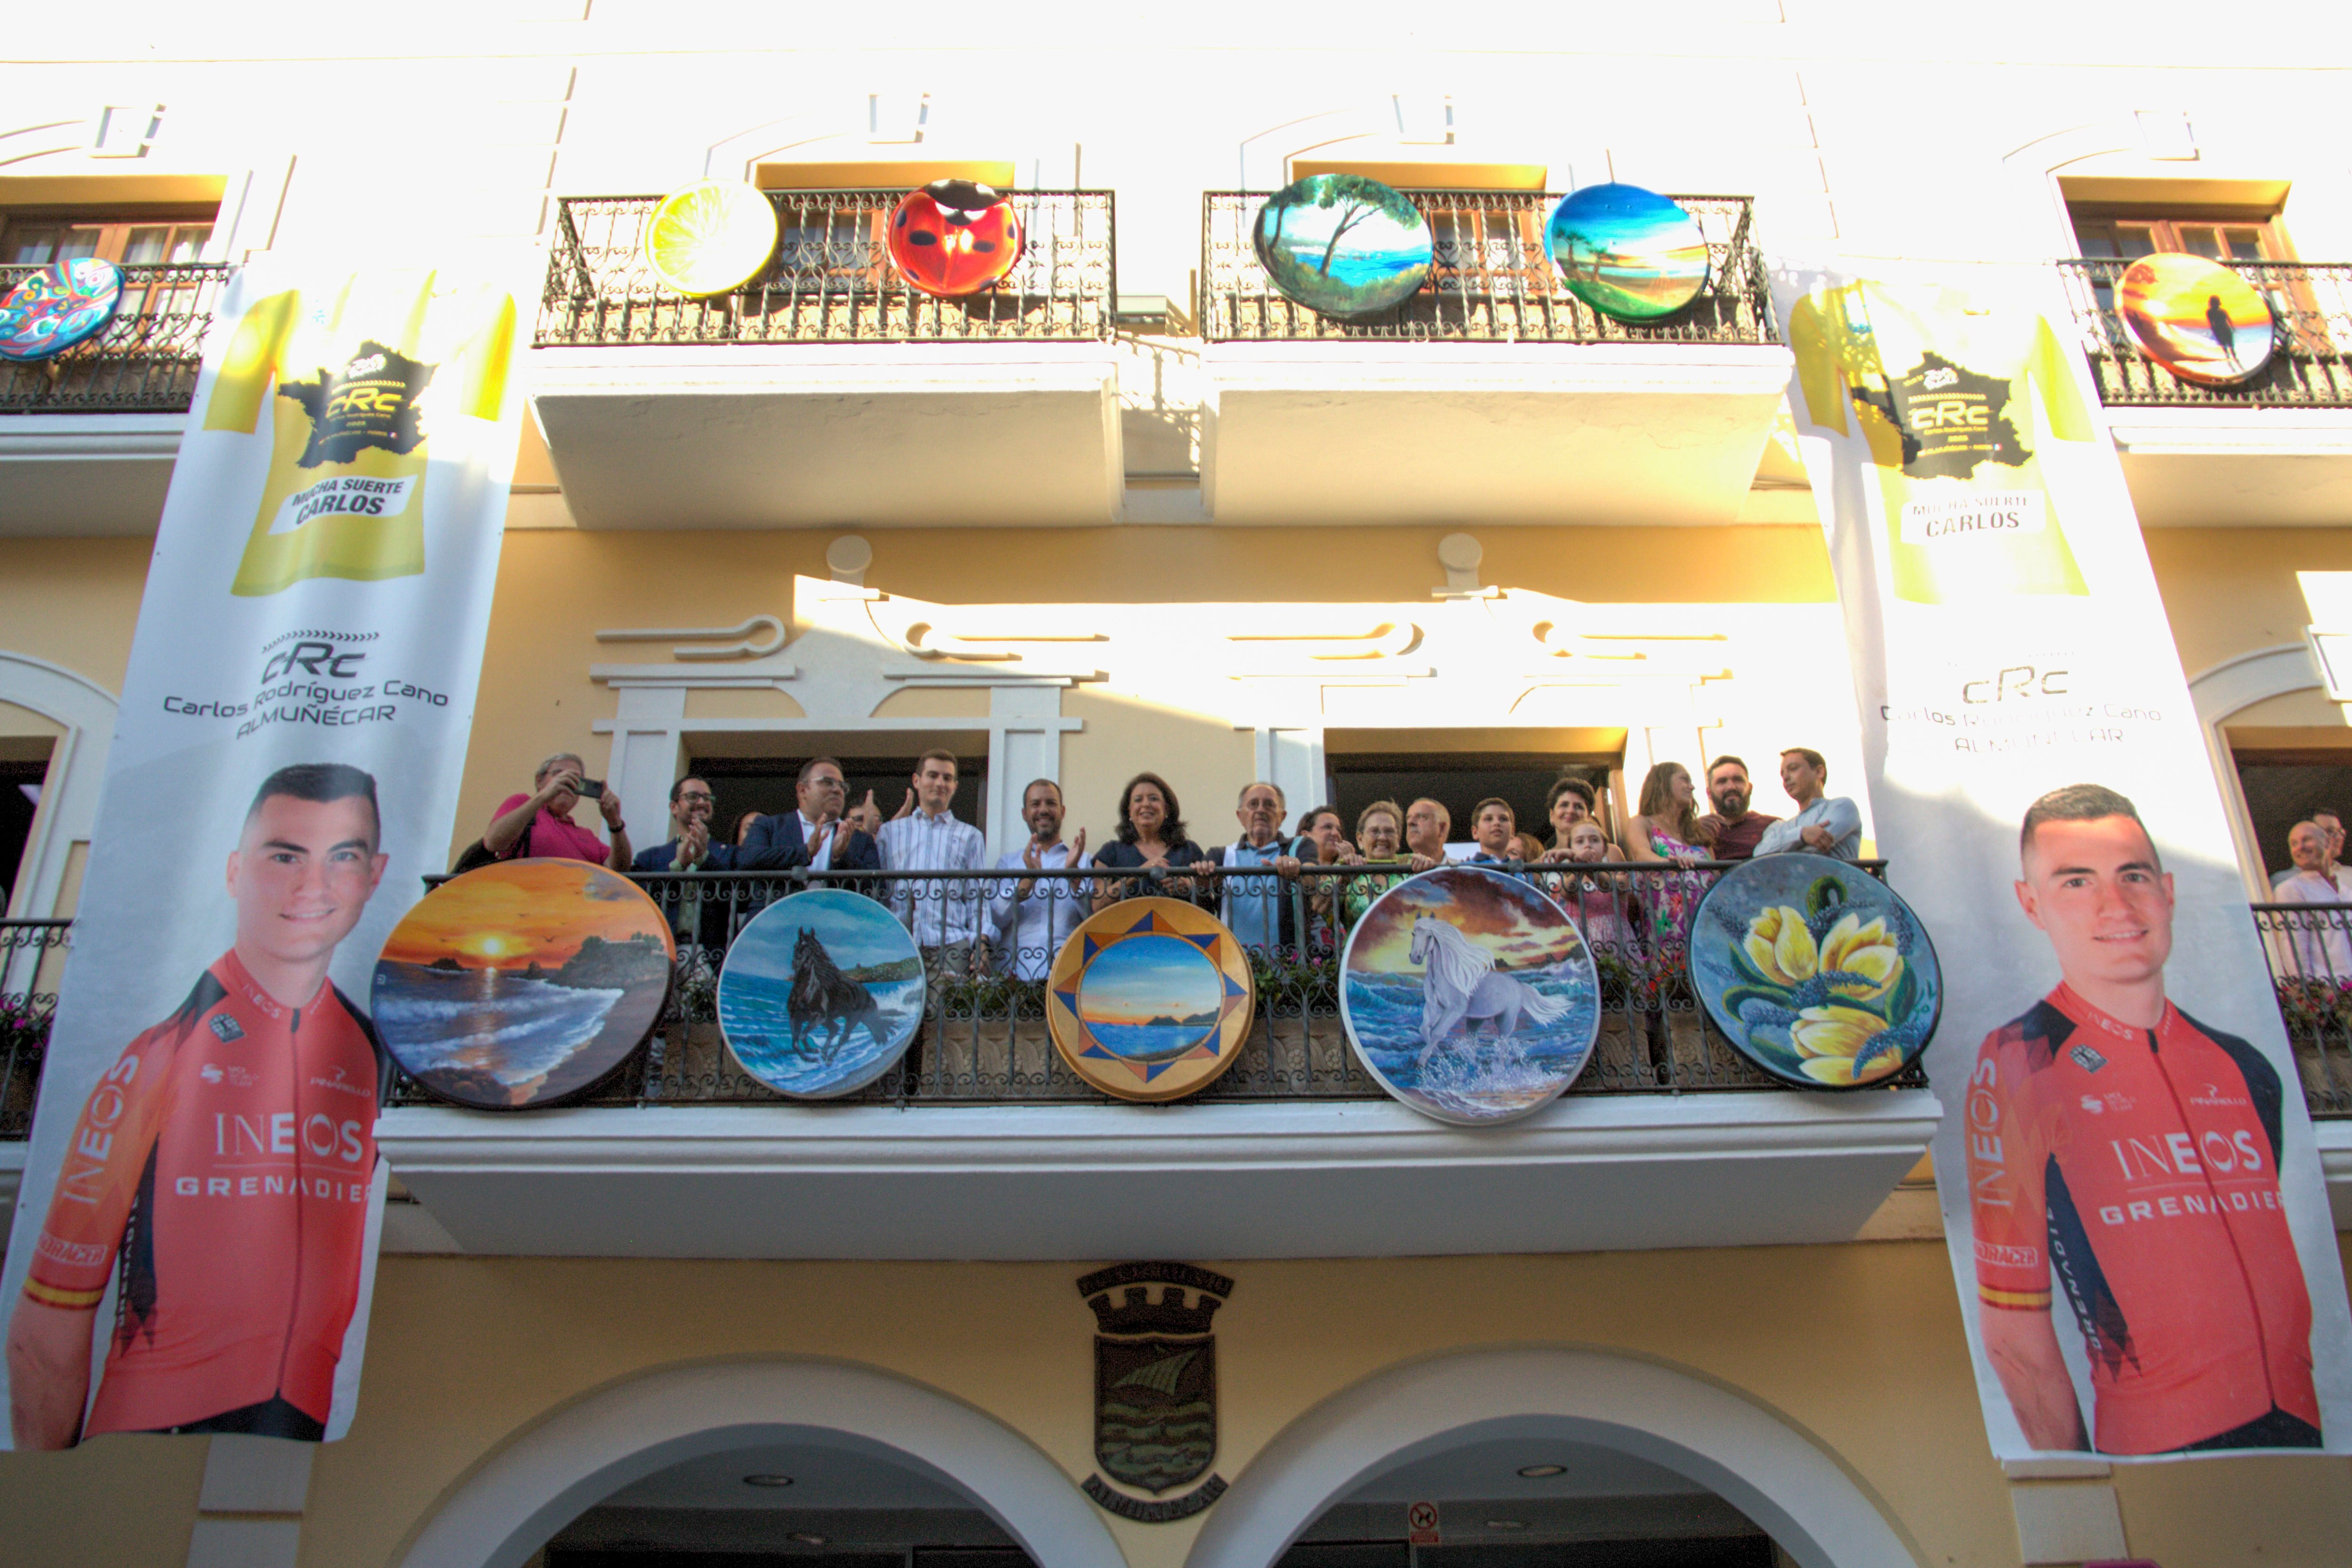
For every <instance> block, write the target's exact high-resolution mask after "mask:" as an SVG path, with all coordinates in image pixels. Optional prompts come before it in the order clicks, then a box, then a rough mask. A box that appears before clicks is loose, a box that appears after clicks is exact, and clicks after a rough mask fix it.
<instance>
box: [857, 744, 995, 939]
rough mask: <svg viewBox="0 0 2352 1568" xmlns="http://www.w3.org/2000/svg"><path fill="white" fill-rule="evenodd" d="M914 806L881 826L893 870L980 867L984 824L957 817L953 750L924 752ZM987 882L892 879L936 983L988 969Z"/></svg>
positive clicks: (898, 911) (898, 907) (904, 919)
mask: <svg viewBox="0 0 2352 1568" xmlns="http://www.w3.org/2000/svg"><path fill="white" fill-rule="evenodd" d="M914 786H915V787H914V789H913V790H912V791H911V792H910V794H911V795H912V797H913V798H912V801H911V805H912V809H911V810H904V811H901V812H900V813H899V815H898V816H897V817H895V818H893V819H892V820H891V821H888V822H886V823H884V824H883V825H882V831H881V832H880V833H879V834H878V835H877V837H878V838H879V839H880V841H881V845H882V864H883V867H884V868H886V869H887V870H892V871H978V870H980V869H981V868H982V866H983V865H984V863H985V861H984V857H985V855H986V853H987V846H986V844H985V843H984V842H983V841H982V838H981V836H980V829H979V828H977V827H974V826H972V825H971V823H969V822H963V821H960V820H958V819H957V817H956V816H955V815H954V813H953V812H952V811H951V810H950V807H951V806H952V805H954V804H955V792H956V759H955V753H954V752H924V753H923V754H922V757H921V758H920V759H919V761H918V762H917V763H916V764H915V777H914ZM988 893H989V889H988V887H987V886H986V885H985V884H983V883H982V881H981V880H980V879H978V878H973V879H971V880H968V881H963V880H957V879H951V878H937V879H929V878H927V879H921V880H906V881H894V882H892V883H891V884H890V912H891V913H893V914H895V915H897V916H898V921H899V923H900V924H901V925H904V926H905V927H906V928H907V929H908V931H912V932H913V933H914V937H915V945H916V946H917V947H919V948H921V949H922V950H923V967H924V968H925V969H926V970H927V971H929V973H930V975H931V977H932V979H933V981H934V982H938V981H943V980H950V979H962V978H964V977H966V976H969V975H972V974H977V973H984V972H985V971H986V970H987V968H988V948H987V938H986V936H985V934H984V933H985V932H986V931H987V929H988Z"/></svg>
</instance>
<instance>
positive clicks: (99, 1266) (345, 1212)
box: [0, 268, 521, 1448]
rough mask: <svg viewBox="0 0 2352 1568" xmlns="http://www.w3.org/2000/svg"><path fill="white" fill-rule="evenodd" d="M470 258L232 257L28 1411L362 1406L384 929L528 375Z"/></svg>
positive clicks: (124, 787) (102, 908)
mask: <svg viewBox="0 0 2352 1568" xmlns="http://www.w3.org/2000/svg"><path fill="white" fill-rule="evenodd" d="M517 314H518V311H517V305H516V295H515V293H514V292H513V291H512V290H511V289H509V288H508V287H506V286H505V285H504V284H503V283H495V284H494V283H490V282H487V281H485V279H484V277H482V276H475V277H469V278H464V279H459V278H454V277H452V276H451V275H450V274H448V273H446V272H442V273H434V272H389V271H387V272H381V273H358V274H349V275H341V276H338V275H335V274H332V273H326V272H320V271H307V272H303V273H300V274H299V275H296V274H279V275H277V276H270V275H268V273H267V272H266V270H265V269H264V268H247V270H246V271H244V272H243V273H241V274H239V275H238V276H237V278H236V279H234V280H233V281H232V282H231V283H230V285H229V287H228V289H227V291H226V296H225V298H224V300H223V302H222V307H221V310H220V314H219V315H218V317H217V318H216V319H215V321H214V324H213V328H212V331H211V333H210V335H209V337H208V338H207V340H206V346H205V367H204V373H203V374H202V376H201V378H200V379H199V381H198V383H197V387H196V394H195V399H194V406H193V408H192V409H191V411H190V414H189V416H188V433H187V435H186V437H184V440H183V441H182V443H181V447H180V456H179V461H178V464H177V466H176V467H175V468H173V473H172V487H171V492H170V495H169V497H168V498H167V500H165V502H164V505H163V521H162V525H161V527H160V528H159V529H158V531H157V533H156V539H155V553H154V558H153V562H152V565H151V566H150V568H149V572H148V577H147V590H146V594H145V596H144V598H143V599H142V601H141V604H140V610H139V625H138V630H137V633H136V635H135V637H133V640H132V643H131V663H130V669H129V673H128V674H127V676H126V677H125V679H124V683H123V692H122V706H121V717H120V719H119V721H118V722H117V726H116V730H115V734H114V742H113V747H112V750H111V751H110V752H109V754H108V758H107V771H106V782H105V788H104V794H103V796H102V798H101V800H100V807H99V813H98V820H97V825H96V827H95V830H94V831H93V833H92V835H91V840H90V853H89V867H88V870H87V873H86V875H85V877H84V879H83V882H82V886H81V893H80V900H79V910H78V912H77V917H76V921H75V927H74V942H73V951H72V954H71V957H70V958H69V960H68V964H67V968H66V974H65V982H64V985H63V988H62V995H61V998H60V1001H59V1005H58V1016H57V1022H56V1026H55V1028H54V1029H53V1031H52V1033H51V1035H50V1039H49V1048H48V1056H47V1064H46V1067H45V1069H44V1072H43V1076H42V1082H41V1094H40V1103H39V1113H38V1115H37V1118H36V1119H35V1121H34V1124H33V1138H32V1142H31V1145H30V1147H29V1149H28V1151H27V1157H26V1168H25V1174H24V1182H23V1186H22V1189H21V1191H20V1193H19V1194H18V1198H17V1204H16V1220H15V1227H14V1230H13V1231H12V1233H11V1236H10V1238H9V1247H8V1254H7V1264H6V1268H5V1273H0V1310H5V1312H6V1313H7V1328H6V1347H7V1353H6V1360H5V1375H6V1378H7V1393H8V1412H9V1440H10V1443H11V1445H12V1446H13V1447H18V1448H58V1447H68V1446H70V1445H71V1444H74V1443H76V1442H79V1440H80V1439H82V1438H84V1437H88V1436H97V1435H99V1434H100V1433H105V1432H245V1433H254V1434H259V1435H262V1436H278V1437H291V1438H301V1439H310V1440H318V1439H321V1438H332V1437H338V1436H341V1435H342V1434H343V1433H344V1431H345V1430H347V1429H348V1428H349V1426H350V1425H351V1419H352V1404H353V1399H354V1396H355V1395H356V1393H357V1390H358V1377H359V1364H360V1351H361V1347H362V1345H363V1344H364V1343H365V1342H366V1336H367V1315H368V1297H369V1293H370V1290H371V1289H372V1287H373V1278H374V1270H375V1249H376V1239H377V1231H378V1228H379V1226H380V1225H381V1223H382V1215H383V1190H384V1185H385V1181H386V1173H385V1171H384V1168H383V1162H382V1160H381V1159H379V1157H378V1155H377V1152H376V1144H375V1118H376V1110H377V1108H378V1106H379V1104H380V1103H381V1100H382V1093H383V1084H384V1083H385V1082H386V1081H388V1072H387V1068H386V1060H387V1058H385V1057H384V1055H383V1051H382V1049H381V1047H380V1046H379V1045H378V1043H377V1041H376V1038H375V1034H374V1030H373V1026H371V1024H370V1023H369V1020H368V1017H367V1015H366V1013H365V1012H364V1011H363V1010H362V1004H363V1003H364V1001H365V999H366V997H367V995H368V978H369V975H370V973H371V971H372V969H373V964H374V962H375V956H376V952H377V950H378V949H380V948H381V947H382V946H383V942H384V938H385V936H386V935H387V933H389V931H391V929H392V927H393V924H394V922H395V921H397V920H398V919H399V918H400V916H401V914H402V912H403V911H404V910H406V909H407V908H408V907H409V906H410V905H411V904H413V903H414V902H415V900H416V899H417V897H418V895H419V893H420V892H421V890H422V889H421V885H420V883H419V881H418V878H419V877H420V876H421V875H423V874H425V873H427V872H432V871H437V870H440V869H442V868H443V866H444V863H445V858H446V854H447V847H448V842H449V831H450V825H451V822H452V819H453V817H454V816H455V814H456V810H457V786H458V775H459V772H460V770H461V768H462V766H463V764H464V762H465V755H466V742H467V732H468V730H469V728H470V726H471V722H472V718H473V705H474V692H475V688H476V685H477V683H478V680H479V678H480V675H481V663H482V643H483V638H484V636H485V634H486V631H487V628H488V620H489V611H490V595H491V590H492V586H493V584H494V581H495V579H496V576H497V573H498V561H499V535H500V531H501V529H502V527H503V525H504V521H505V516H506V504H507V492H508V483H509V477H510V472H511V469H512V466H513V460H514V452H515V447H516V443H517V440H518V438H519V436H520V417H521V397H520V391H519V389H518V388H517V387H516V386H515V384H514V382H513V377H512V374H511V373H512V371H513V369H514V353H515V334H516V331H517Z"/></svg>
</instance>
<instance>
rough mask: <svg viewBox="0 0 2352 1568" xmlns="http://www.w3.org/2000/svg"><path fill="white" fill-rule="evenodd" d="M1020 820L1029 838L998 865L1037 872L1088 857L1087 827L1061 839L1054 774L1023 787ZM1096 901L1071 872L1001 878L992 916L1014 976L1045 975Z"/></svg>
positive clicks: (1081, 862)
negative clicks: (1069, 875)
mask: <svg viewBox="0 0 2352 1568" xmlns="http://www.w3.org/2000/svg"><path fill="white" fill-rule="evenodd" d="M1021 820H1022V821H1024V822H1025V823H1027V824H1028V825H1029V842H1027V843H1026V844H1024V845H1023V846H1021V847H1020V848H1018V849H1007V850H1006V851H1005V852H1004V853H1003V855H1000V856H998V857H997V860H996V868H997V869H998V870H1000V871H1027V872H1032V873H1034V872H1038V871H1053V870H1060V869H1062V868H1075V867H1080V866H1084V865H1085V864H1086V863H1087V830H1086V829H1085V828H1083V827H1081V828H1079V829H1078V837H1077V840H1076V842H1075V843H1071V844H1065V843H1063V842H1062V786H1061V785H1060V784H1055V782H1054V781H1053V780H1052V779H1033V780H1031V781H1030V784H1029V787H1028V788H1027V789H1024V790H1023V791H1022V792H1021ZM1091 905H1092V901H1091V899H1090V898H1089V896H1088V894H1087V885H1086V884H1085V883H1084V882H1081V881H1078V880H1076V879H1072V878H1055V877H1038V876H1034V875H1031V876H1025V877H1023V878H1021V879H1019V880H1017V881H1014V880H1006V881H1003V882H999V883H997V884H996V891H995V896H994V897H992V899H990V900H989V903H988V913H989V921H990V924H991V925H992V926H993V927H994V928H995V931H996V942H997V948H998V951H999V952H1001V953H1002V954H1003V963H1005V965H1006V967H1007V968H1008V969H1009V970H1010V971H1011V973H1013V977H1014V978H1015V979H1019V980H1043V979H1045V973H1046V971H1048V970H1050V969H1051V968H1052V967H1053V966H1054V955H1055V954H1056V953H1058V952H1061V951H1062V944H1063V943H1064V942H1067V941H1068V940H1069V938H1070V933H1071V932H1072V931H1076V930H1077V929H1078V926H1079V924H1080V923H1081V922H1083V921H1085V920H1086V918H1087V910H1089V909H1090V908H1091Z"/></svg>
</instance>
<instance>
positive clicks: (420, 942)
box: [372, 860, 677, 1110]
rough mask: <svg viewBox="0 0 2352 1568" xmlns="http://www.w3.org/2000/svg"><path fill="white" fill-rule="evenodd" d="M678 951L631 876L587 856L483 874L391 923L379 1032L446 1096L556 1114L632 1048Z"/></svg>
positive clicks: (413, 1072) (658, 1005)
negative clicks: (554, 1109) (546, 1108)
mask: <svg viewBox="0 0 2352 1568" xmlns="http://www.w3.org/2000/svg"><path fill="white" fill-rule="evenodd" d="M676 957H677V947H676V945H675V943H674V942H673V939H672V938H671V936H670V931H669V922H668V921H667V920H664V919H663V918H662V912H661V910H660V909H659V908H657V907H656V905H655V903H654V901H653V900H651V899H649V898H647V897H646V894H645V891H644V889H641V888H639V887H638V886H637V885H636V884H635V883H634V882H632V881H630V880H629V879H627V878H626V877H624V876H621V875H619V874H617V873H615V872H613V871H608V870H606V869H605V868H604V867H602V866H597V865H593V864H591V863H590V862H588V861H585V860H509V861H505V862H502V863H501V864H499V865H496V866H485V867H483V868H481V869H479V870H477V871H468V872H467V873H466V874H465V875H464V876H462V877H453V878H451V879H449V880H448V881H446V882H444V883H442V884H441V885H440V886H439V887H437V888H436V889H433V890H432V891H431V892H429V893H427V894H425V897H424V898H422V899H420V900H417V902H416V905H415V908H414V909H412V910H409V911H408V913H407V914H405V915H404V916H403V917H401V921H400V923H399V924H398V925H396V926H394V928H393V931H392V935H391V937H390V938H388V939H387V940H386V941H385V942H384V944H383V955H382V956H381V957H379V958H378V959H377V960H376V965H375V984H374V985H373V993H372V994H373V1013H374V1016H375V1027H376V1033H377V1034H378V1035H380V1036H381V1037H383V1045H384V1049H386V1050H387V1051H390V1052H391V1053H392V1059H393V1060H394V1061H396V1062H398V1063H399V1064H400V1066H401V1068H402V1070H404V1071H405V1072H406V1073H407V1074H408V1076H409V1077H411V1078H413V1079H415V1080H416V1081H417V1082H418V1083H420V1084H422V1085H424V1086H425V1089H427V1090H428V1091H430V1092H431V1093H432V1094H434V1095H436V1097H438V1098H440V1099H442V1100H451V1101H453V1102H455V1103H457V1104H458V1105H464V1106H470V1107H472V1108H473V1109H475V1110H530V1109H531V1108H533V1107H536V1106H542V1105H552V1104H554V1103H556V1102H557V1101H559V1100H565V1099H568V1098H570V1097H571V1096H572V1095H576V1094H580V1093H583V1092H584V1091H585V1090H587V1089H592V1088H593V1087H594V1086H595V1085H596V1083H597V1081H598V1080H599V1079H603V1078H604V1076H605V1075H606V1074H608V1073H610V1072H611V1071H612V1070H613V1069H614V1068H617V1067H619V1066H620V1065H621V1063H622V1061H623V1060H624V1059H625V1058H627V1056H628V1054H629V1053H630V1052H631V1051H633V1050H635V1049H636V1048H637V1046H638V1044H639V1042H641V1041H643V1040H644V1039H645V1037H646V1031H647V1030H649V1029H651V1028H652V1027H653V1026H654V1021H655V1020H656V1018H658V1017H660V1016H661V1009H662V1001H663V999H664V997H666V996H667V994H668V992H669V977H670V965H671V963H672V962H673V961H674V960H675V959H676Z"/></svg>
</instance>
